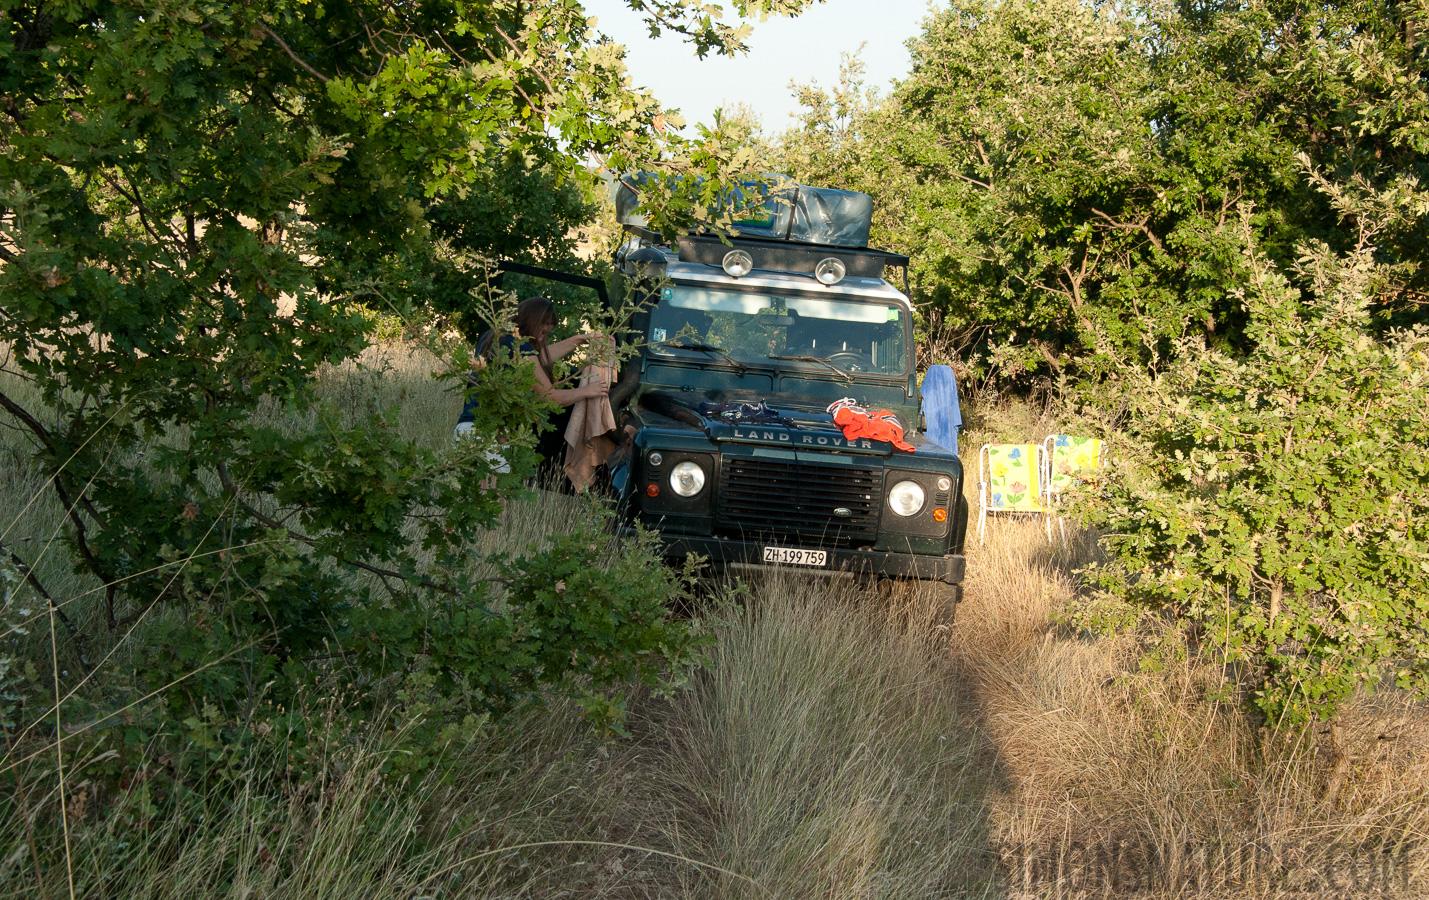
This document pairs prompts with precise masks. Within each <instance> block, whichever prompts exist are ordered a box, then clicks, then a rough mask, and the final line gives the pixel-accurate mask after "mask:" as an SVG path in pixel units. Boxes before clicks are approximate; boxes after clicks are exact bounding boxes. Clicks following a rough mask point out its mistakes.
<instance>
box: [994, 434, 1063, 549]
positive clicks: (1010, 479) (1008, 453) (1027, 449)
mask: <svg viewBox="0 0 1429 900" xmlns="http://www.w3.org/2000/svg"><path fill="white" fill-rule="evenodd" d="M1046 471H1047V466H1046V462H1045V461H1044V459H1043V449H1042V445H1041V444H983V445H982V449H981V450H979V451H978V454H977V477H978V485H977V488H978V497H979V499H980V500H981V501H982V502H981V507H982V508H981V511H980V512H979V513H978V520H977V537H978V541H979V542H982V543H986V540H985V539H984V535H985V533H986V531H987V514H988V513H990V512H992V513H1024V514H1026V513H1032V514H1034V515H1041V516H1045V515H1046V514H1047V507H1046V505H1045V503H1044V494H1043V492H1042V489H1041V487H1040V485H1041V482H1042V479H1043V477H1044V473H1045V472H1046ZM1047 540H1048V541H1051V540H1052V522H1051V520H1050V519H1048V520H1047Z"/></svg>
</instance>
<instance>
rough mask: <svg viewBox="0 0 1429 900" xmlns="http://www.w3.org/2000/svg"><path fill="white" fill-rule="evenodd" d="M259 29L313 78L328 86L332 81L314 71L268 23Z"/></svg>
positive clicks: (261, 25)
mask: <svg viewBox="0 0 1429 900" xmlns="http://www.w3.org/2000/svg"><path fill="white" fill-rule="evenodd" d="M259 27H260V28H262V29H263V31H264V32H265V33H266V34H267V35H268V37H270V38H272V39H273V40H274V41H276V42H277V44H278V46H279V47H282V48H283V52H284V53H286V54H288V56H289V58H291V59H292V60H293V62H295V63H297V64H298V65H300V66H302V67H303V68H304V69H307V70H308V72H309V73H310V74H311V75H313V77H315V78H317V79H318V80H320V81H321V82H322V83H323V84H327V83H328V82H329V81H331V80H332V79H331V78H328V77H327V76H326V75H324V74H323V73H321V72H319V71H318V70H317V69H314V68H313V67H312V66H310V65H308V64H307V63H306V62H304V61H303V60H302V59H301V58H299V56H298V54H296V53H294V52H293V48H292V47H289V46H288V43H287V41H284V40H283V39H282V38H280V37H278V35H277V34H276V33H274V31H273V29H271V28H269V27H268V25H267V23H266V22H265V23H262V24H260V25H259Z"/></svg>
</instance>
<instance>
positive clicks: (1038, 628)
mask: <svg viewBox="0 0 1429 900" xmlns="http://www.w3.org/2000/svg"><path fill="white" fill-rule="evenodd" d="M425 365H426V363H425V362H423V361H420V360H411V359H406V358H401V357H398V358H397V359H396V364H395V366H394V367H393V368H392V369H391V370H390V371H388V373H387V374H385V375H382V376H380V377H378V376H374V375H372V374H371V373H364V372H358V371H355V370H350V371H347V372H339V373H333V375H332V377H331V378H330V379H329V381H328V382H327V384H326V387H325V389H327V390H330V391H333V392H334V393H335V394H336V395H337V396H340V397H343V398H346V399H347V400H349V401H350V402H351V403H352V404H353V405H354V406H360V405H361V404H362V403H364V402H366V401H367V400H369V399H376V400H379V401H381V402H387V401H389V400H394V399H396V397H397V396H398V395H404V396H405V407H404V408H405V409H406V410H407V418H406V427H407V428H408V429H409V433H411V434H414V435H416V434H419V435H420V436H421V438H422V439H423V440H431V441H436V440H442V439H444V437H445V434H446V430H447V428H448V426H449V422H450V421H451V419H452V417H453V411H452V410H451V408H450V407H451V403H452V401H451V398H450V397H443V396H441V395H439V394H437V393H436V392H434V391H433V390H432V389H431V387H430V382H429V380H428V379H427V378H426V377H425V375H424V366H425ZM982 412H983V413H984V416H983V418H982V420H980V421H978V422H976V423H975V424H976V426H977V427H978V429H980V430H979V431H978V432H976V433H974V434H973V435H971V436H970V441H969V442H968V443H971V445H972V446H976V444H977V442H978V441H979V440H980V439H981V438H982V437H983V435H984V434H991V433H994V432H1005V433H1008V434H1037V435H1039V436H1040V434H1042V433H1044V432H1045V430H1046V429H1047V427H1048V426H1050V424H1051V422H1050V421H1049V420H1048V419H1047V416H1046V415H1045V414H1044V415H1041V416H1040V420H1039V417H1037V416H1034V415H1033V414H1032V413H1030V412H1028V410H1027V408H1026V407H1018V408H1007V409H997V410H991V409H989V408H984V409H983V410H982ZM994 413H995V414H994ZM966 445H967V443H965V446H966ZM7 459H9V457H7ZM0 475H3V477H4V478H5V479H6V482H5V483H6V484H7V485H10V486H12V487H10V489H9V490H7V492H6V495H5V497H4V498H3V502H4V504H5V507H6V508H5V510H4V513H5V519H4V521H6V522H7V523H8V522H10V521H12V520H13V519H15V518H16V516H17V514H18V512H19V507H21V506H23V505H24V500H25V499H26V498H27V497H28V495H29V492H30V491H31V490H32V489H33V488H35V487H37V486H38V485H37V484H35V483H34V481H35V479H33V478H32V477H31V476H30V475H29V474H28V473H27V472H26V471H25V470H24V469H23V467H22V466H18V465H15V464H11V465H8V466H6V467H5V469H4V471H3V472H0ZM49 502H50V501H49V500H48V499H44V500H42V501H41V502H40V503H39V504H37V505H36V507H34V508H32V509H31V510H30V511H29V512H28V513H26V515H25V517H24V518H23V519H20V520H19V524H18V525H17V526H16V528H15V529H14V532H13V534H12V535H11V538H10V541H11V542H12V543H14V542H15V540H16V539H17V538H27V537H28V538H31V540H29V541H23V540H22V541H21V542H20V543H18V544H16V546H19V547H23V548H27V549H26V551H25V552H26V553H27V554H29V555H32V556H33V557H36V558H38V557H40V556H41V554H42V553H43V551H42V550H41V549H40V548H42V547H43V546H45V543H44V542H45V538H46V536H47V535H48V533H49V532H50V530H52V529H53V528H54V527H55V525H56V524H57V522H58V510H55V509H53V507H52V506H49V505H47V504H49ZM571 511H572V508H571V506H570V505H569V502H568V501H566V500H563V499H562V498H559V497H555V496H553V495H541V496H539V497H538V498H537V499H536V500H535V501H532V502H529V503H513V504H512V505H511V507H510V509H509V510H508V522H507V527H506V528H505V529H503V530H502V531H501V532H499V533H497V534H494V535H493V536H492V541H493V542H499V543H500V544H501V545H502V546H504V547H515V546H520V545H521V544H523V543H525V542H527V541H530V540H537V539H539V537H540V535H542V534H547V533H551V531H552V530H553V529H556V528H559V527H560V523H561V522H562V521H563V519H564V518H565V517H567V516H569V515H570V513H571ZM991 528H992V530H991V533H990V540H989V544H988V546H987V547H980V546H970V547H969V572H970V581H969V584H968V591H967V597H966V600H965V603H964V604H963V607H962V608H961V609H960V611H959V614H958V621H957V623H956V625H955V627H954V628H953V629H951V630H950V631H949V630H943V629H939V628H938V627H936V626H934V625H933V624H932V621H931V618H930V616H929V611H928V608H927V604H926V602H925V599H926V598H923V597H921V596H920V595H919V594H918V593H917V592H916V591H910V590H907V589H899V590H892V591H884V592H878V591H871V590H864V589H860V588H857V587H855V586H853V585H849V584H846V583H843V582H837V581H831V582H826V581H818V580H809V579H805V578H799V577H794V576H786V577H776V578H770V579H761V580H755V581H753V582H750V583H749V584H747V585H745V586H744V587H743V588H742V589H740V590H739V591H738V593H739V596H738V597H736V598H734V599H731V598H730V596H729V594H730V593H731V589H730V586H728V585H726V586H725V587H724V588H723V589H722V590H723V593H724V598H723V599H722V600H721V599H716V600H713V601H711V604H710V606H709V608H708V610H707V613H706V614H707V615H708V616H709V617H710V619H711V627H712V629H713V630H714V632H715V634H716V636H717V638H718V642H717V644H716V645H715V647H714V649H713V650H712V651H711V659H710V664H709V666H708V668H707V670H706V671H705V672H703V673H702V674H701V675H700V676H699V677H698V678H697V679H696V681H695V682H694V684H693V685H692V686H691V687H690V689H689V690H687V691H685V692H683V693H681V694H678V695H676V696H674V697H670V698H658V697H650V696H644V695H638V696H635V697H633V698H632V703H631V715H630V730H631V735H630V737H628V738H624V739H611V738H602V737H600V736H597V735H593V734H591V733H590V732H589V730H588V729H586V728H585V727H584V726H583V725H582V724H581V723H580V720H579V718H578V716H577V715H576V713H575V711H574V710H573V709H571V708H569V707H568V706H567V705H566V704H564V703H563V702H561V701H559V700H553V701H552V702H551V703H549V704H547V705H546V706H544V707H541V708H534V709H529V710H524V711H522V712H520V713H518V714H517V715H515V716H513V717H512V718H510V719H508V720H506V721H504V722H501V723H499V724H496V725H493V726H489V727H488V729H487V730H486V732H485V733H484V734H482V736H481V738H480V739H479V740H477V741H476V742H474V743H473V744H472V745H471V746H470V747H469V748H468V749H467V750H465V751H463V752H461V753H460V754H458V755H457V756H455V757H454V758H453V759H452V760H451V761H450V765H449V767H448V768H447V770H446V771H445V772H444V773H443V777H442V778H441V779H429V780H428V781H427V782H425V783H422V784H390V783H385V782H383V781H382V780H381V779H379V778H377V777H376V776H375V774H374V773H375V770H376V767H377V764H378V762H379V761H380V759H381V758H382V754H383V753H384V752H386V751H385V749H384V748H385V746H386V745H387V743H386V737H385V734H386V732H387V731H388V730H389V729H392V728H400V727H401V724H402V723H401V722H400V721H395V720H394V721H388V722H375V723H370V724H369V726H368V727H367V728H366V729H365V730H363V731H362V732H360V733H355V734H346V735H343V736H342V739H341V740H339V741H336V742H335V743H334V745H333V750H332V751H331V765H330V766H329V767H328V774H327V776H326V777H325V778H324V779H322V780H321V781H319V782H317V783H309V784H305V785H301V786H298V787H297V788H296V789H290V790H288V791H286V792H280V791H276V790H274V789H273V785H274V781H273V776H272V775H271V773H264V772H252V773H247V774H246V780H247V783H248V789H247V790H245V791H244V792H242V793H241V794H240V799H239V800H238V802H237V803H236V804H235V805H233V806H231V807H221V806H219V805H218V804H216V803H214V804H206V803H205V801H204V800H203V799H202V798H195V799H194V800H193V802H192V803H191V805H190V808H189V809H188V810H187V814H186V815H185V816H183V817H181V818H175V819H169V820H165V821H155V820H153V819H148V818H146V817H145V815H144V810H143V809H142V808H141V803H140V798H139V796H138V795H137V793H135V792H131V793H130V794H127V795H126V794H111V795H105V796H101V795H100V794H99V793H98V788H97V786H95V785H88V784H86V782H85V780H84V774H83V765H84V763H85V760H83V759H73V758H71V759H70V760H68V761H67V766H69V767H70V771H69V777H70V782H69V784H68V786H67V796H69V798H70V800H69V810H70V813H71V815H70V823H71V833H70V846H71V850H70V854H69V856H70V859H71V865H70V869H71V870H72V874H73V879H74V883H75V889H76V893H77V895H80V896H125V897H129V896H135V897H156V898H157V897H173V898H181V897H182V898H188V897H196V896H233V897H304V898H306V897H314V898H317V897H334V898H352V897H393V898H397V897H408V898H412V897H436V896H442V897H612V898H613V897H672V898H673V897H680V898H710V897H749V898H754V897H781V898H811V897H828V898H835V897H838V898H843V897H849V898H853V897H859V898H863V897H886V898H921V897H936V896H969V897H982V896H990V897H1013V896H1067V895H1068V892H1069V891H1070V890H1075V889H1081V890H1083V891H1085V892H1089V893H1090V894H1096V895H1098V896H1101V895H1127V894H1132V893H1136V894H1139V895H1158V896H1159V895H1164V896H1195V897H1202V896H1204V897H1211V896H1241V897H1267V898H1268V897H1276V896H1284V895H1286V894H1287V892H1289V891H1294V890H1302V891H1310V892H1316V893H1318V892H1319V891H1320V890H1322V889H1323V888H1324V887H1326V885H1325V883H1324V880H1325V878H1326V876H1328V877H1330V878H1332V879H1335V880H1334V881H1333V882H1332V884H1331V885H1330V886H1332V887H1336V888H1339V889H1341V892H1342V893H1343V892H1348V893H1355V894H1360V895H1365V896H1385V895H1386V892H1385V891H1384V890H1383V888H1386V887H1388V888H1392V889H1394V890H1399V889H1401V888H1403V890H1404V893H1403V895H1404V896H1418V895H1422V894H1423V893H1425V889H1426V888H1429V862H1426V855H1425V851H1424V849H1423V842H1424V836H1425V835H1426V834H1429V795H1426V789H1425V784H1426V782H1429V778H1426V775H1429V724H1426V721H1429V715H1426V711H1425V710H1424V708H1423V707H1422V706H1421V707H1415V706H1411V705H1409V704H1407V703H1405V702H1404V701H1403V700H1402V699H1400V698H1398V697H1396V696H1395V695H1393V694H1386V695H1381V696H1380V697H1378V698H1364V699H1361V700H1359V701H1357V702H1356V703H1355V704H1354V705H1353V707H1352V708H1351V710H1350V712H1349V714H1348V715H1347V717H1346V719H1345V721H1344V725H1343V726H1342V729H1343V734H1342V736H1341V740H1340V741H1339V747H1340V749H1341V751H1342V752H1340V753H1339V754H1338V755H1336V754H1334V753H1332V752H1330V747H1331V745H1330V743H1329V742H1327V741H1326V740H1325V736H1324V735H1322V734H1318V733H1313V734H1310V735H1306V736H1304V737H1302V738H1300V739H1291V738H1286V737H1276V736H1271V735H1266V734H1262V733H1260V732H1257V731H1256V730H1255V729H1253V728H1251V727H1250V726H1249V725H1247V724H1246V723H1245V721H1244V720H1243V719H1241V718H1240V717H1239V715H1238V714H1237V713H1236V712H1235V711H1234V709H1233V708H1231V707H1229V706H1228V705H1227V704H1226V703H1224V702H1221V701H1216V700H1212V699H1208V696H1209V695H1211V694H1213V693H1214V691H1215V689H1216V688H1218V687H1219V686H1220V685H1221V684H1222V673H1221V672H1220V671H1219V670H1218V669H1215V668H1214V667H1213V666H1211V665H1209V664H1208V663H1205V662H1201V661H1196V660H1186V659H1179V660H1174V659H1173V660H1172V661H1170V662H1168V663H1167V664H1165V665H1164V666H1162V667H1161V668H1160V669H1159V670H1155V671H1148V670H1143V669H1142V668H1141V667H1139V666H1138V665H1137V664H1136V659H1137V657H1138V650H1139V647H1140V644H1139V643H1138V641H1139V640H1143V639H1145V637H1146V636H1144V635H1143V636H1137V635H1131V636H1126V637H1122V638H1117V639H1092V638H1089V637H1086V636H1083V635H1078V634H1076V633H1074V632H1072V631H1070V630H1069V629H1066V628H1064V627H1061V626H1058V625H1056V624H1055V622H1054V619H1055V617H1056V615H1057V613H1058V612H1059V611H1060V610H1061V609H1063V608H1064V606H1065V604H1066V603H1067V602H1068V601H1069V600H1070V599H1071V598H1072V596H1073V594H1074V591H1075V590H1076V583H1075V580H1074V577H1073V575H1072V574H1071V573H1072V572H1073V571H1074V570H1075V568H1076V567H1077V566H1079V565H1080V564H1082V563H1083V562H1085V561H1086V560H1088V559H1090V558H1091V555H1092V553H1093V550H1092V548H1091V546H1090V544H1089V541H1088V540H1087V539H1086V537H1085V536H1079V537H1078V539H1077V540H1076V541H1074V543H1073V545H1072V546H1071V547H1070V548H1067V549H1061V548H1054V547H1049V546H1048V545H1047V543H1046V540H1045V538H1044V536H1043V532H1042V530H1041V528H1040V526H1039V525H1038V524H1036V523H1031V522H1016V521H1013V522H998V523H995V524H994V525H993V526H991ZM974 542H975V539H974ZM37 568H39V569H40V570H41V571H42V572H44V573H45V575H46V577H47V578H49V579H51V583H50V586H51V588H52V590H54V591H55V592H56V593H57V594H58V595H59V596H62V597H78V598H79V599H77V600H75V602H73V603H72V604H71V606H70V608H71V609H72V611H73V612H74V613H75V615H74V618H75V619H76V621H77V623H78V624H80V625H81V627H82V628H84V629H85V630H86V632H87V633H89V634H91V635H94V636H95V639H96V640H98V639H99V638H100V637H102V635H103V631H104V629H103V627H102V626H101V625H100V619H99V617H98V614H97V612H96V611H95V606H94V603H93V601H92V599H88V598H84V597H81V596H80V595H81V594H82V593H83V591H84V590H86V589H87V587H88V586H87V585H86V583H85V582H84V581H83V579H80V578H77V577H74V576H70V575H68V574H67V573H66V572H65V568H66V567H65V566H64V565H63V561H62V558H61V557H60V554H59V551H58V548H56V549H54V550H51V551H49V552H48V553H45V554H44V560H43V561H42V562H41V563H40V564H39V565H38V566H37ZM35 638H36V639H35V640H34V641H33V642H32V643H30V644H28V645H26V646H27V647H28V652H30V653H31V654H32V655H34V657H35V659H36V662H37V664H38V665H40V666H41V667H42V668H44V667H45V666H47V665H48V663H47V660H48V653H49V650H50V644H49V635H48V631H47V630H45V629H44V628H41V629H39V630H38V633H37V634H36V636H35ZM63 642H64V635H63V633H61V635H60V638H59V642H57V644H56V646H57V648H58V649H59V651H60V654H61V667H62V668H63V667H64V666H65V662H64V659H63V654H64V653H66V652H68V651H66V649H65V645H64V643H63ZM122 649H123V647H122V645H120V652H119V653H118V654H116V655H115V657H114V658H113V659H112V661H111V663H110V664H109V665H110V666H111V667H114V666H116V665H122V659H123V653H122ZM106 650H107V648H105V647H92V648H91V655H92V656H102V651H106ZM324 702H325V699H324V698H321V697H315V698H312V700H311V714H312V715H313V716H314V717H320V716H322V715H323V712H324ZM53 763H54V760H53V758H51V757H44V758H41V759H40V760H38V761H36V762H35V763H32V764H30V765H28V766H25V767H22V768H21V769H17V770H15V771H18V772H23V774H24V779H23V784H24V786H25V788H26V792H25V797H24V802H23V804H21V803H20V798H19V796H18V794H17V793H16V792H15V782H14V781H12V780H10V779H12V778H13V777H14V775H13V773H12V772H7V773H5V774H3V775H0V803H4V804H6V807H5V815H3V816H0V895H3V896H31V897H40V896H47V897H48V896H56V897H57V896H66V895H68V893H69V887H68V885H69V878H70V874H71V873H70V871H67V870H66V866H65V863H64V858H65V857H64V853H63V849H62V848H63V838H62V835H61V834H60V831H59V828H58V822H57V818H58V817H57V815H56V807H57V802H58V801H57V797H58V793H57V790H56V788H57V781H56V778H55V767H54V764H53ZM7 765H8V763H7ZM32 832H33V836H34V841H35V843H36V845H37V846H38V847H39V848H40V856H41V858H42V860H43V863H44V871H43V873H42V877H43V883H41V881H40V877H37V874H36V871H35V865H34V861H33V860H32V859H31V857H30V855H29V852H28V848H29V842H30V839H31V833H32ZM1406 835H1407V836H1408V838H1409V843H1406V844H1402V845H1401V844H1396V843H1395V842H1396V841H1400V840H1401V839H1402V838H1404V837H1405V836H1406ZM1250 841H1254V842H1256V846H1257V847H1258V848H1259V849H1258V850H1257V851H1256V855H1255V857H1254V862H1253V863H1251V864H1249V865H1246V864H1243V862H1242V861H1240V860H1238V859H1237V858H1228V857H1227V855H1226V854H1224V853H1222V852H1221V850H1220V849H1219V848H1221V847H1232V848H1241V847H1244V846H1246V844H1247V843H1248V842H1250ZM1385 842H1388V843H1389V844H1390V850H1391V852H1390V854H1389V855H1388V866H1387V867H1386V866H1385V865H1384V863H1385V857H1384V856H1383V855H1381V856H1380V857H1376V858H1375V859H1374V862H1373V865H1371V863H1370V856H1369V853H1368V851H1367V850H1366V849H1365V848H1367V847H1371V846H1376V847H1377V846H1379V845H1381V844H1383V843H1385ZM1401 846H1402V847H1403V848H1404V849H1403V850H1401V849H1399V848H1400V847H1401ZM1352 860H1357V861H1358V865H1357V866H1353V867H1352V866H1351V865H1350V862H1351V861H1352ZM1386 871H1388V872H1389V874H1390V879H1389V881H1388V882H1385V881H1384V879H1383V878H1382V877H1381V875H1382V873H1384V872H1386ZM1352 878H1353V879H1354V880H1353V881H1351V879H1352Z"/></svg>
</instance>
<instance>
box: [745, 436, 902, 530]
mask: <svg viewBox="0 0 1429 900" xmlns="http://www.w3.org/2000/svg"><path fill="white" fill-rule="evenodd" d="M882 485H883V471H882V469H879V468H876V467H870V466H858V465H826V464H820V463H814V462H807V461H804V460H789V459H765V458H758V457H755V458H751V457H738V456H725V457H724V460H723V463H722V465H721V468H720V489H719V507H718V519H717V523H718V525H719V527H720V528H721V529H722V530H725V531H734V532H739V533H742V534H745V535H751V534H769V535H788V536H793V537H797V538H802V539H805V540H810V541H817V542H818V543H819V544H822V545H835V546H849V545H856V544H863V543H870V542H872V541H873V540H874V538H875V537H876V536H877V533H878V514H879V509H880V504H881V503H882V491H883V488H882Z"/></svg>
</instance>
